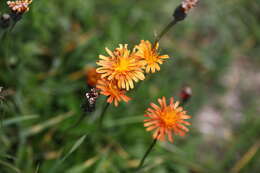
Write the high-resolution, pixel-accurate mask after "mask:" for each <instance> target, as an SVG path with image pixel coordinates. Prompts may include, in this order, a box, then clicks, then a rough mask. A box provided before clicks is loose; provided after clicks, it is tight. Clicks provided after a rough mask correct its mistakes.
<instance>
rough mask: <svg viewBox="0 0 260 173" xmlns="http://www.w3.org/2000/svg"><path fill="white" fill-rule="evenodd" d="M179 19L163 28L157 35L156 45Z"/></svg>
mask: <svg viewBox="0 0 260 173" xmlns="http://www.w3.org/2000/svg"><path fill="white" fill-rule="evenodd" d="M177 22H178V21H177V20H172V21H171V22H170V23H169V24H168V25H167V26H166V27H165V28H164V29H163V30H162V32H161V33H160V34H159V35H158V36H157V37H156V39H155V41H154V45H156V44H157V43H158V42H159V41H160V40H161V38H162V37H163V36H164V35H165V34H166V33H167V32H168V31H169V30H170V29H171V28H172V27H173V26H174V25H175V24H176V23H177Z"/></svg>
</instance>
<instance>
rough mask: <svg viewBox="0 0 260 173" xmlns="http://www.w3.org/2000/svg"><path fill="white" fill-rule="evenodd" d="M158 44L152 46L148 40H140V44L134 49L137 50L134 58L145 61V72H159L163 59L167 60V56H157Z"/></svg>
mask: <svg viewBox="0 0 260 173" xmlns="http://www.w3.org/2000/svg"><path fill="white" fill-rule="evenodd" d="M158 48H159V43H156V45H155V46H153V45H152V44H151V43H150V42H149V41H148V40H147V41H144V40H141V42H140V44H139V45H137V46H136V47H135V49H137V52H136V56H138V57H139V58H141V59H143V60H144V61H145V72H146V73H150V72H152V73H154V72H155V71H156V70H157V71H160V66H159V64H162V63H163V62H164V59H167V58H169V56H168V55H159V52H158Z"/></svg>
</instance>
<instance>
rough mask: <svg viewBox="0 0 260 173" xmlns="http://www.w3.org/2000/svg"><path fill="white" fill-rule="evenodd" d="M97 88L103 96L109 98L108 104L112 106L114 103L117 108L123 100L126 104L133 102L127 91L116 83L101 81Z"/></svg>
mask: <svg viewBox="0 0 260 173" xmlns="http://www.w3.org/2000/svg"><path fill="white" fill-rule="evenodd" d="M97 88H98V89H100V90H101V91H100V93H101V94H103V95H105V96H108V98H107V102H108V103H110V104H111V103H113V102H114V105H115V106H118V104H119V102H120V101H121V100H123V101H125V102H128V101H129V100H131V98H130V97H127V96H126V95H125V92H126V91H125V90H123V89H120V88H118V86H117V82H116V81H109V80H106V79H100V80H98V83H97Z"/></svg>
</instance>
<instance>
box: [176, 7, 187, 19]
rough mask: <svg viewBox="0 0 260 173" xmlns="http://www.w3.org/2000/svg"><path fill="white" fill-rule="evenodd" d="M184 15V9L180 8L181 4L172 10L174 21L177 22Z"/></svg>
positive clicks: (183, 17)
mask: <svg viewBox="0 0 260 173" xmlns="http://www.w3.org/2000/svg"><path fill="white" fill-rule="evenodd" d="M186 16H187V15H186V13H185V11H184V9H183V8H182V5H179V6H178V7H177V8H176V9H175V11H174V13H173V17H174V20H175V21H176V22H179V21H182V20H184V19H185V17H186Z"/></svg>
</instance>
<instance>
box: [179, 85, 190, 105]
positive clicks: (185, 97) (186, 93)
mask: <svg viewBox="0 0 260 173" xmlns="http://www.w3.org/2000/svg"><path fill="white" fill-rule="evenodd" d="M191 96H192V89H191V87H190V86H184V87H183V88H182V90H181V92H180V99H181V102H182V104H185V103H187V102H188V101H189V100H190V98H191Z"/></svg>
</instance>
